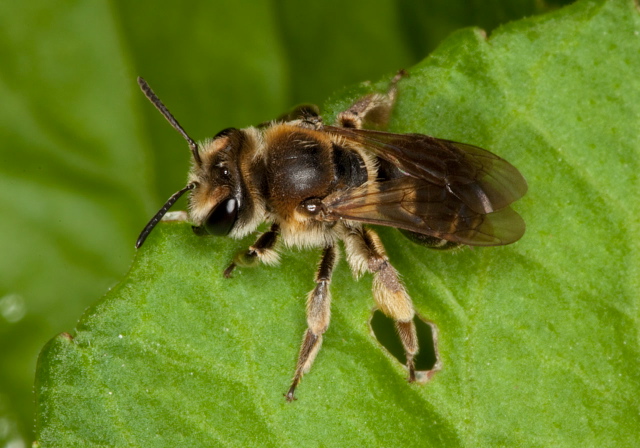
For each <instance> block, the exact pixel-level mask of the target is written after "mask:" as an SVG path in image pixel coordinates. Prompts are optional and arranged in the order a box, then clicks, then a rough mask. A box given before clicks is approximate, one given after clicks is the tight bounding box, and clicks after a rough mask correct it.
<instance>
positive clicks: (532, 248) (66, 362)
mask: <svg viewBox="0 0 640 448" xmlns="http://www.w3.org/2000/svg"><path fill="white" fill-rule="evenodd" d="M639 51H640V16H639V14H638V9H637V5H635V4H634V3H632V2H630V1H622V0H615V1H582V2H579V3H577V4H575V5H573V6H570V7H567V8H565V9H563V10H560V11H558V12H556V13H553V14H549V15H546V16H541V17H537V18H532V19H528V20H523V21H520V22H517V23H513V24H510V25H508V26H504V27H502V28H500V29H499V30H498V31H496V32H495V33H494V34H493V35H492V36H491V38H489V39H487V38H485V36H484V35H483V34H482V33H481V32H479V31H477V30H464V31H461V32H458V33H456V34H455V35H453V36H451V37H450V38H449V39H447V40H446V41H445V42H444V43H443V45H442V46H441V47H440V48H439V49H438V50H437V51H436V52H435V53H434V54H433V55H432V56H430V57H429V58H427V59H426V60H424V61H423V62H422V63H420V64H419V65H417V66H416V67H414V68H413V69H412V70H411V71H410V77H408V78H407V79H405V80H403V81H402V82H401V85H400V99H399V102H398V106H397V109H396V113H395V114H394V118H393V123H392V129H393V130H394V131H397V132H416V131H417V132H424V133H429V134H431V135H435V136H438V137H442V138H447V139H452V140H458V141H464V142H468V143H473V144H476V145H479V146H482V147H486V148H490V149H491V150H492V151H493V152H495V153H497V154H499V155H500V156H503V157H505V158H506V159H507V160H509V161H511V162H512V163H514V164H515V165H516V166H518V167H519V168H520V169H521V170H522V172H523V173H524V175H525V177H526V178H527V180H528V182H529V186H530V191H529V193H528V194H527V196H526V197H525V198H524V199H522V200H521V201H519V202H518V203H517V204H516V206H515V207H516V209H517V210H518V211H519V212H520V213H521V214H522V215H523V216H524V217H525V219H526V221H527V224H528V231H527V234H526V235H525V237H524V238H523V239H522V240H521V241H520V242H518V243H517V244H515V245H512V246H508V247H499V248H484V249H473V250H469V249H467V250H464V251H461V252H458V253H455V254H449V253H437V252H430V251H427V250H425V249H423V248H421V247H419V246H415V245H412V244H411V243H409V242H407V241H406V240H404V239H403V238H402V237H401V236H400V235H399V234H398V233H397V232H396V231H395V230H393V229H382V230H381V232H380V233H381V235H382V237H383V240H384V241H385V243H386V246H387V249H388V252H389V255H390V257H391V260H392V262H393V263H394V265H395V266H396V267H397V269H398V270H399V271H400V272H401V273H402V274H403V277H404V279H405V282H406V284H407V288H408V291H409V292H410V293H411V294H412V296H413V298H414V301H415V303H416V307H417V309H418V311H419V313H420V314H421V315H422V316H425V317H427V318H428V319H429V320H431V321H433V322H434V323H435V324H436V325H437V327H438V349H439V352H440V356H441V362H442V366H443V368H442V370H441V371H440V372H438V373H437V374H436V375H435V376H434V377H433V379H432V380H431V382H429V383H427V384H425V385H416V384H413V385H410V384H407V382H406V380H405V375H406V374H405V372H404V368H403V367H402V366H401V364H400V363H399V362H398V361H397V360H395V358H393V357H391V356H390V355H388V354H387V353H386V352H385V351H384V350H383V349H382V348H381V347H380V345H379V344H378V343H377V341H376V340H375V339H374V338H373V337H372V335H371V332H370V330H369V326H368V320H369V318H370V316H371V307H372V305H373V302H372V299H371V298H370V278H364V279H362V280H360V281H359V282H355V281H354V280H353V279H352V278H351V276H350V273H349V272H348V269H347V268H346V264H345V263H342V264H341V265H340V267H339V268H338V269H337V271H336V274H335V276H334V279H333V283H332V289H333V295H334V304H333V308H332V322H331V326H330V328H329V331H328V332H327V334H326V337H325V343H324V346H323V349H322V351H321V352H320V354H319V356H318V358H317V360H316V363H315V365H314V366H313V369H312V371H311V372H310V373H309V374H308V375H307V376H305V378H304V380H303V382H302V384H301V386H300V389H299V392H298V398H299V400H298V401H297V402H295V403H292V404H290V403H286V402H285V400H284V399H283V397H282V395H281V394H282V393H283V392H284V391H285V390H286V388H287V386H288V382H289V380H290V377H291V375H292V372H293V367H294V365H295V359H296V356H297V350H298V345H299V342H300V337H301V335H302V333H303V331H304V329H305V325H306V324H305V317H304V301H305V295H306V292H307V291H308V290H309V289H311V288H312V286H313V281H312V275H313V272H314V269H315V263H316V259H317V257H318V254H317V253H315V252H313V251H305V252H298V251H285V253H284V256H283V260H282V266H280V267H264V266H262V267H259V268H257V269H253V270H249V269H242V270H239V271H238V272H237V273H236V274H235V277H234V278H233V279H230V280H226V279H224V278H222V276H221V272H222V270H223V269H224V267H225V266H226V263H227V262H228V261H229V260H230V259H231V257H232V256H233V254H234V253H235V251H236V250H238V249H240V248H242V247H243V246H246V245H247V244H250V240H245V241H243V242H241V243H240V242H236V241H231V240H228V239H221V238H211V239H201V238H198V237H196V236H195V235H193V234H192V233H191V230H190V228H189V226H188V225H187V224H184V223H164V224H162V225H160V226H159V227H158V228H157V229H156V230H155V232H154V233H153V234H152V235H151V237H150V238H149V240H148V242H147V243H146V245H145V246H144V247H143V248H142V250H140V251H139V253H138V255H137V256H136V259H135V262H134V265H133V267H132V268H131V271H130V272H129V274H128V275H127V276H126V278H125V279H124V280H123V281H122V282H121V283H120V284H119V285H118V286H117V287H116V288H114V289H113V290H112V291H110V292H109V293H108V294H107V296H105V297H104V298H103V299H102V300H101V301H100V302H99V303H98V304H96V305H95V306H93V307H92V308H90V309H89V310H88V311H87V312H86V313H85V315H84V316H83V318H82V319H81V321H80V323H79V325H78V327H77V330H76V333H75V335H74V336H73V337H71V336H68V335H61V336H59V337H57V338H55V339H54V340H52V341H51V342H50V343H49V344H48V345H47V346H46V347H45V349H44V350H43V352H42V355H41V358H40V362H39V368H38V374H37V383H36V392H37V408H38V418H37V435H38V440H39V442H40V444H41V445H42V446H79V445H82V446H87V445H107V446H127V445H135V446H141V445H142V446H164V445H170V446H203V445H204V446H211V445H225V446H256V445H261V446H447V447H455V446H533V445H539V446H576V445H584V446H599V445H602V446H632V445H633V444H634V442H635V441H637V440H638V439H639V438H640V430H639V429H638V428H640V421H639V420H640V418H639V415H638V399H637V397H638V396H640V390H638V389H639V386H640V374H639V373H638V370H637V368H636V361H637V359H638V355H639V346H638V344H639V342H638V337H637V334H638V319H639V315H640V314H639V313H638V311H639V296H638V293H637V292H638V290H640V288H639V286H640V285H639V284H638V283H639V279H640V275H639V272H638V265H639V264H638V261H639V259H638V254H639V251H638V249H639V243H638V241H639V238H638V234H639V232H638V230H639V229H638V226H639V224H638V223H639V221H638V218H637V217H638V216H640V210H639V208H640V205H639V203H640V202H639V201H638V191H639V190H638V176H637V173H638V171H639V168H640V167H639V157H638V148H640V134H639V133H638V129H639V125H640V118H639V117H640V77H638V76H637V74H638V73H640V59H639V58H638V57H637V56H638V54H639ZM386 82H387V80H383V81H381V82H380V83H378V84H376V88H384V85H385V84H386ZM370 88H371V87H368V86H366V85H365V86H362V87H360V88H354V89H349V90H347V91H345V92H344V93H343V94H341V95H339V96H336V97H335V98H334V100H333V101H332V103H330V104H328V105H327V107H326V110H327V114H328V115H329V116H331V115H332V114H335V111H336V110H339V108H341V107H344V104H347V103H348V102H349V101H350V100H352V99H353V98H354V97H355V96H356V94H357V93H361V92H362V91H364V90H367V89H370ZM156 119H158V120H160V118H159V117H158V118H156Z"/></svg>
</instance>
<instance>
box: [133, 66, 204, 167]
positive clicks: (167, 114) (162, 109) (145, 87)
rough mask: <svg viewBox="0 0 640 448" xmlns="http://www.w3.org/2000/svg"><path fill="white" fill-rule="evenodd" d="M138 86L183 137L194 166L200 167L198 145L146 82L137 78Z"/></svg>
mask: <svg viewBox="0 0 640 448" xmlns="http://www.w3.org/2000/svg"><path fill="white" fill-rule="evenodd" d="M138 85H139V86H140V89H142V93H144V96H146V97H147V99H148V100H149V101H151V103H152V104H153V105H154V106H156V109H158V110H159V111H160V113H161V114H162V115H163V116H164V118H166V119H167V121H168V122H169V124H170V125H171V126H173V128H174V129H175V130H176V131H178V132H179V133H180V134H181V135H182V136H183V137H184V139H185V140H186V141H187V143H189V148H191V154H193V158H194V160H195V161H196V164H198V165H202V160H201V159H200V153H199V152H198V144H197V143H196V142H195V141H194V140H193V139H192V138H191V137H189V134H187V133H186V131H185V130H184V129H183V128H182V126H180V123H178V120H176V119H175V118H174V116H173V115H171V112H169V109H167V107H166V106H165V105H164V104H162V101H160V98H158V96H157V95H156V94H155V93H154V92H153V90H151V87H149V84H147V81H145V80H144V79H143V78H142V77H140V76H138Z"/></svg>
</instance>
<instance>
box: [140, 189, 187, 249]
mask: <svg viewBox="0 0 640 448" xmlns="http://www.w3.org/2000/svg"><path fill="white" fill-rule="evenodd" d="M194 188H196V183H195V182H191V183H190V184H189V185H187V186H186V187H184V188H183V189H182V190H180V191H177V192H175V193H173V194H172V195H171V197H170V198H169V199H168V200H167V202H166V203H165V204H164V205H163V206H162V208H161V209H160V210H158V213H156V214H155V216H154V217H153V218H151V221H149V223H148V224H147V225H146V226H145V227H144V229H142V232H140V236H139V237H138V241H136V249H139V248H140V246H142V243H144V240H146V239H147V237H148V236H149V234H150V233H151V231H152V230H153V228H154V227H155V226H156V224H158V223H159V222H160V220H161V219H162V217H163V216H164V215H165V214H166V213H167V212H168V211H169V209H170V208H171V206H172V205H173V204H175V202H176V201H177V200H178V199H179V198H180V196H182V195H183V194H185V193H186V192H187V191H189V190H193V189H194Z"/></svg>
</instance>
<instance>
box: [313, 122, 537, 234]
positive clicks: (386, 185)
mask: <svg viewBox="0 0 640 448" xmlns="http://www.w3.org/2000/svg"><path fill="white" fill-rule="evenodd" d="M325 130H326V131H327V132H330V133H335V134H338V135H340V136H342V137H344V138H345V139H346V141H347V143H351V144H355V145H358V146H360V147H363V148H364V149H365V150H367V151H369V152H371V153H372V154H373V155H374V156H376V157H378V158H380V159H382V160H385V161H387V162H389V164H390V166H392V167H394V170H395V171H394V172H392V173H390V174H389V173H386V174H385V175H383V176H382V178H381V179H379V180H378V181H377V182H374V183H367V184H365V185H363V186H361V187H358V188H355V189H350V190H345V191H339V192H336V193H334V194H332V195H330V196H328V197H326V198H325V199H324V200H323V204H324V210H325V213H324V216H325V219H328V220H339V219H349V220H354V221H360V222H366V223H371V224H379V225H385V226H391V227H397V228H401V229H406V230H410V231H413V232H418V233H422V234H426V235H430V236H434V237H437V238H442V239H445V240H448V241H453V242H458V243H462V244H468V245H473V246H495V245H503V244H509V243H513V242H515V241H517V240H518V239H519V238H520V237H521V236H522V235H523V234H524V230H525V224H524V221H523V220H522V218H521V217H520V215H518V214H517V213H516V212H515V211H513V210H512V209H511V208H510V207H509V204H511V203H512V202H514V201H515V200H517V199H519V198H520V197H522V196H523V195H524V194H525V193H526V191H527V183H526V181H525V180H524V178H523V177H522V175H521V174H520V172H519V171H518V170H517V169H516V168H515V167H514V166H513V165H511V164H510V163H509V162H507V161H505V160H503V159H501V158H500V157H498V156H496V155H494V154H492V153H490V152H488V151H485V150H484V149H481V148H478V147H475V146H471V145H466V144H462V143H456V142H451V141H448V140H440V139H436V138H434V137H429V136H426V135H421V134H392V133H387V132H378V131H370V130H360V129H346V128H336V127H332V126H325Z"/></svg>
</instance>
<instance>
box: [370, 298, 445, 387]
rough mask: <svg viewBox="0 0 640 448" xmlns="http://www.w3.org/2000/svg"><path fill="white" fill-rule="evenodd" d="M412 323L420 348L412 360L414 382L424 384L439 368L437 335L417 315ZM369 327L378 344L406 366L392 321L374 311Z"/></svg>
mask: <svg viewBox="0 0 640 448" xmlns="http://www.w3.org/2000/svg"><path fill="white" fill-rule="evenodd" d="M413 323H414V324H415V326H416V333H417V334H418V346H419V347H420V350H419V351H418V355H417V356H416V357H415V358H414V363H415V366H416V381H417V382H419V383H424V382H426V381H428V380H429V379H431V377H432V376H433V374H434V373H435V372H437V371H438V370H440V368H441V366H440V360H439V359H438V349H437V347H436V343H437V334H438V333H437V328H436V326H435V324H433V323H431V322H428V321H426V320H423V319H422V318H420V317H419V316H418V315H417V314H416V315H415V317H414V318H413ZM370 325H371V330H372V332H373V335H374V336H375V338H376V339H377V340H378V342H379V343H380V344H381V345H382V346H383V347H384V348H385V349H386V350H387V351H388V352H389V353H390V354H391V355H393V357H394V358H396V359H397V360H398V361H399V362H400V363H401V364H402V365H403V366H404V365H406V363H407V357H406V356H405V354H404V349H403V348H402V342H400V337H399V336H398V332H397V331H396V327H395V324H394V321H393V319H391V318H389V317H387V316H385V315H384V314H383V313H382V311H380V310H375V311H374V312H373V315H372V316H371V321H370Z"/></svg>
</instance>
